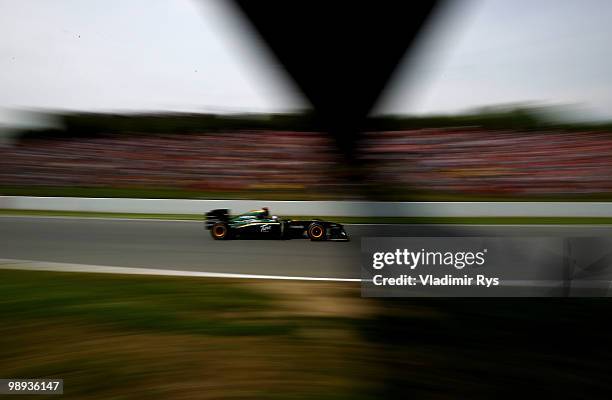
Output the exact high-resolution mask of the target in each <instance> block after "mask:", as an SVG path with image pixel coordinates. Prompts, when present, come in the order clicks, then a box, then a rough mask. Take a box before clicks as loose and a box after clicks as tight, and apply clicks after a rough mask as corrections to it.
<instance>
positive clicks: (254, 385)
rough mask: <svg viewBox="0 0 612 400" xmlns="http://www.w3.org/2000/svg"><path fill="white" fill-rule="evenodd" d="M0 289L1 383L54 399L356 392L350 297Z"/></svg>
mask: <svg viewBox="0 0 612 400" xmlns="http://www.w3.org/2000/svg"><path fill="white" fill-rule="evenodd" d="M0 289H1V290H0V315H2V320H3V323H2V324H0V352H1V354H2V357H0V371H2V376H3V377H4V378H8V377H15V378H17V377H54V378H63V379H64V383H65V389H64V393H65V394H64V397H65V398H70V399H72V398H75V399H124V398H130V399H186V398H198V399H209V398H210V399H225V398H232V399H235V398H262V399H304V398H321V399H339V398H363V397H362V395H363V393H364V391H367V386H368V385H367V383H366V382H367V381H362V380H361V381H360V379H359V376H360V375H361V374H362V371H361V368H364V369H365V367H366V366H365V364H363V363H362V362H361V361H359V360H360V357H363V354H364V353H365V352H366V350H365V349H366V346H364V345H363V342H362V341H361V339H360V338H359V335H357V333H356V328H355V327H356V326H358V324H357V323H356V322H355V320H356V318H358V317H355V316H356V315H357V316H359V312H356V309H357V308H363V307H362V306H360V305H359V304H358V303H357V304H356V303H355V302H358V301H359V299H358V298H359V288H358V286H357V285H353V284H318V283H317V284H310V283H290V284H288V285H283V286H282V287H281V286H280V285H274V286H272V285H270V284H269V283H266V282H265V281H258V282H252V281H248V282H246V281H231V280H214V281H211V280H207V279H192V278H176V277H148V276H126V275H107V274H83V273H59V272H40V271H17V270H0ZM289 294H291V295H289ZM310 297H312V298H313V299H314V301H309V299H310ZM325 299H328V300H329V301H322V300H325ZM349 315H351V317H349ZM362 348H363V349H364V350H360V349H362ZM24 398H27V396H26V397H24ZM33 398H36V397H35V396H33Z"/></svg>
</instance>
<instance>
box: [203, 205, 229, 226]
mask: <svg viewBox="0 0 612 400" xmlns="http://www.w3.org/2000/svg"><path fill="white" fill-rule="evenodd" d="M205 217H206V221H205V225H206V229H210V228H211V227H212V226H213V225H214V224H216V223H217V222H227V221H229V218H230V214H229V210H228V209H227V208H219V209H217V210H212V211H210V212H207V213H206V214H205Z"/></svg>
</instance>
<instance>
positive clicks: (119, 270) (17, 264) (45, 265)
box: [0, 258, 361, 282]
mask: <svg viewBox="0 0 612 400" xmlns="http://www.w3.org/2000/svg"><path fill="white" fill-rule="evenodd" d="M0 269H17V270H29V271H56V272H90V273H101V274H127V275H162V276H189V277H200V278H236V279H275V280H293V281H327V282H361V279H349V278H319V277H310V276H283V275H251V274H233V273H222V272H200V271H181V270H173V269H155V268H132V267H111V266H107V265H90V264H71V263H57V262H46V261H33V260H13V259H6V258H2V259H0Z"/></svg>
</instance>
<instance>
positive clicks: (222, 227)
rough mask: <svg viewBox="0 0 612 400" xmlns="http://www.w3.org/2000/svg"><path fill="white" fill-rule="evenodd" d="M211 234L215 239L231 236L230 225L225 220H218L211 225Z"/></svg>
mask: <svg viewBox="0 0 612 400" xmlns="http://www.w3.org/2000/svg"><path fill="white" fill-rule="evenodd" d="M210 235H211V236H212V237H213V239H215V240H225V239H228V238H229V227H228V226H227V224H226V223H225V222H217V223H216V224H214V225H213V226H211V227H210Z"/></svg>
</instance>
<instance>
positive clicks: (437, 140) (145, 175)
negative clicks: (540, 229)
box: [0, 129, 612, 195]
mask: <svg viewBox="0 0 612 400" xmlns="http://www.w3.org/2000/svg"><path fill="white" fill-rule="evenodd" d="M361 145H362V147H361V150H362V153H361V157H362V158H363V160H364V161H365V162H366V164H365V165H366V166H367V171H368V172H367V174H368V176H367V179H368V180H369V181H370V182H376V183H378V184H381V185H384V186H385V187H386V188H388V190H390V191H399V190H404V189H416V190H419V191H425V192H440V193H463V194H485V195H486V194H490V195H498V194H503V195H540V194H584V193H612V157H610V153H611V152H612V133H602V132H553V131H551V132H533V131H530V132H519V131H501V130H500V131H490V130H480V129H454V130H453V129H431V130H423V129H420V130H414V131H397V132H372V133H368V134H366V136H365V139H364V140H363V141H362V144H361ZM0 155H1V156H0V185H3V186H47V187H48V186H58V187H70V186H73V187H113V188H131V187H138V188H147V187H150V188H177V189H192V190H203V191H227V190H248V189H257V188H260V189H270V190H282V189H306V190H314V191H323V192H326V193H334V187H335V186H338V185H341V184H342V182H341V180H340V179H339V178H338V176H339V175H338V174H336V171H337V170H338V168H337V167H338V165H337V164H336V158H335V157H334V151H333V147H332V143H331V141H329V139H328V138H327V137H326V136H325V135H324V134H320V133H306V132H279V131H244V132H235V133H201V134H189V135H179V134H163V135H162V134H159V135H141V134H139V135H130V134H122V135H107V136H102V137H94V138H61V139H60V138H49V139H29V140H26V141H21V142H19V143H18V144H15V145H12V146H4V147H2V148H0Z"/></svg>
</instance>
